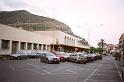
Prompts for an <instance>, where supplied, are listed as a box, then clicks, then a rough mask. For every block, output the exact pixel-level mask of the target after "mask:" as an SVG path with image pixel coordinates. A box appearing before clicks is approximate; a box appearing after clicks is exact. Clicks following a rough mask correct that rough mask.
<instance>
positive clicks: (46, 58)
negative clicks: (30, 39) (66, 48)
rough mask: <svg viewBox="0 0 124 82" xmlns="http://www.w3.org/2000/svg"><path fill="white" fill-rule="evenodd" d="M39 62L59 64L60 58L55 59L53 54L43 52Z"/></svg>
mask: <svg viewBox="0 0 124 82" xmlns="http://www.w3.org/2000/svg"><path fill="white" fill-rule="evenodd" d="M40 61H41V62H45V63H59V62H60V58H59V57H56V55H55V54H54V53H51V52H45V53H43V54H42V55H41V56H40Z"/></svg>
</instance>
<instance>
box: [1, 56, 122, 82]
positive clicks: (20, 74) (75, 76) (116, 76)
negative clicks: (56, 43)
mask: <svg viewBox="0 0 124 82" xmlns="http://www.w3.org/2000/svg"><path fill="white" fill-rule="evenodd" d="M0 82H122V81H121V77H120V72H119V71H118V66H117V64H116V61H115V60H114V58H113V57H111V56H105V57H103V59H102V60H97V61H94V62H90V63H87V64H76V63H71V62H63V63H60V64H46V63H42V62H40V60H39V59H28V60H0Z"/></svg>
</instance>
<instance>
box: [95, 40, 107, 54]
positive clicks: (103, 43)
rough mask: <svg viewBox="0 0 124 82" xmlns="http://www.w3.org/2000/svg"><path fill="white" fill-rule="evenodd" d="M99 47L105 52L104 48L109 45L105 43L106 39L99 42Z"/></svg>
mask: <svg viewBox="0 0 124 82" xmlns="http://www.w3.org/2000/svg"><path fill="white" fill-rule="evenodd" d="M97 45H98V47H99V48H100V49H101V52H102V53H103V48H105V47H106V46H107V43H105V40H104V39H101V40H100V41H99V42H98V44H97Z"/></svg>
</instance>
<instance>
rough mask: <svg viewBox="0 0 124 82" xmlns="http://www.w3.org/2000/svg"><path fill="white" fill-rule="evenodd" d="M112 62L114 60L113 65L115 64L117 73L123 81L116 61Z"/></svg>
mask: <svg viewBox="0 0 124 82" xmlns="http://www.w3.org/2000/svg"><path fill="white" fill-rule="evenodd" d="M114 62H115V66H116V68H117V70H118V74H119V76H120V78H121V81H123V78H122V76H121V72H120V71H119V68H118V65H117V63H116V61H115V60H114Z"/></svg>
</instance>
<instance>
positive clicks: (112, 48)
mask: <svg viewBox="0 0 124 82" xmlns="http://www.w3.org/2000/svg"><path fill="white" fill-rule="evenodd" d="M114 48H115V45H114V44H108V45H107V52H109V53H111V52H113V50H114Z"/></svg>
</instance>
